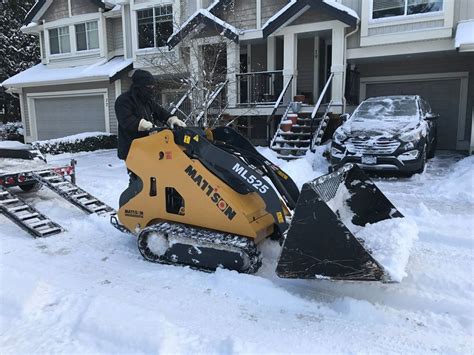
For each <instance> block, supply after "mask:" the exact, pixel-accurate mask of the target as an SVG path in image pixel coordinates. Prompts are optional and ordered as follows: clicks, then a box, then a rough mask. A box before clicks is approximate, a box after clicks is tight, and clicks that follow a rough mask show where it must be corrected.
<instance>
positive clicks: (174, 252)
mask: <svg viewBox="0 0 474 355" xmlns="http://www.w3.org/2000/svg"><path fill="white" fill-rule="evenodd" d="M126 164H127V168H128V169H129V171H130V185H129V187H128V188H127V189H126V190H125V191H124V192H123V193H122V194H121V196H120V201H119V205H120V209H119V211H118V214H117V216H113V217H112V220H111V222H112V224H113V225H114V226H115V227H116V228H118V229H120V230H121V231H124V232H129V233H132V234H135V235H136V236H137V237H138V249H139V251H140V253H141V254H142V255H143V257H144V258H145V259H146V260H148V261H151V262H156V263H163V264H179V265H189V266H191V267H193V268H197V269H201V270H207V271H212V270H215V269H217V268H219V267H222V268H226V269H231V270H236V271H238V272H244V273H254V272H256V271H257V270H258V268H259V267H260V265H261V260H262V258H261V254H260V251H259V249H258V245H259V244H260V243H261V242H262V241H264V240H265V239H267V238H272V239H277V240H280V241H281V243H282V250H281V254H280V258H279V261H278V265H277V269H276V272H277V274H278V276H280V277H283V278H303V279H316V278H330V279H336V280H368V281H390V280H389V277H388V274H387V273H386V272H385V270H384V268H383V266H381V265H380V263H379V262H377V260H375V259H374V258H373V256H372V255H371V252H370V250H368V249H367V248H366V247H365V246H364V241H363V240H361V239H360V238H358V237H357V236H356V235H355V233H353V228H352V226H358V229H361V228H363V227H364V226H365V225H366V224H368V223H377V222H379V221H383V220H386V219H390V218H402V217H403V216H402V214H401V213H400V212H399V211H398V210H397V209H396V208H395V207H394V206H393V205H392V204H391V203H390V201H389V200H388V199H387V198H386V197H385V196H384V195H383V194H382V192H381V191H380V190H379V189H378V188H377V187H376V186H375V184H374V183H373V182H372V181H371V180H370V179H369V178H368V177H367V176H366V175H365V174H364V173H363V172H362V170H361V169H360V168H358V167H357V166H356V165H346V166H344V167H342V168H340V169H339V170H337V171H335V172H332V173H330V174H328V175H324V176H322V177H319V178H317V179H315V180H313V181H310V182H307V183H306V184H304V186H303V188H302V190H301V192H300V191H299V190H298V188H297V186H296V185H295V183H294V182H293V181H292V180H291V178H290V177H289V176H288V175H287V174H286V173H285V172H284V171H282V170H281V169H280V168H279V167H278V166H276V165H274V164H273V163H271V162H270V161H269V160H267V159H266V158H265V157H263V156H262V155H261V154H259V153H258V151H257V150H256V149H255V148H254V146H253V145H252V144H251V143H250V142H249V141H248V140H247V139H246V138H244V137H243V136H242V135H240V134H239V133H238V132H237V131H235V130H234V129H232V128H230V127H218V128H214V129H207V130H206V131H204V130H202V129H200V128H193V127H186V128H179V129H176V130H174V131H172V130H170V129H166V128H163V129H155V130H154V131H152V132H150V134H149V135H148V136H147V137H144V138H140V139H135V140H134V141H133V143H132V145H131V148H130V152H129V154H128V158H127V160H126ZM351 230H352V231H351Z"/></svg>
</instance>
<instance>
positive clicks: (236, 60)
mask: <svg viewBox="0 0 474 355" xmlns="http://www.w3.org/2000/svg"><path fill="white" fill-rule="evenodd" d="M239 69H240V45H239V44H238V43H235V42H230V43H228V44H227V80H229V83H228V84H227V104H228V106H229V107H236V106H237V93H238V90H237V85H238V82H237V73H239V71H240V70H239Z"/></svg>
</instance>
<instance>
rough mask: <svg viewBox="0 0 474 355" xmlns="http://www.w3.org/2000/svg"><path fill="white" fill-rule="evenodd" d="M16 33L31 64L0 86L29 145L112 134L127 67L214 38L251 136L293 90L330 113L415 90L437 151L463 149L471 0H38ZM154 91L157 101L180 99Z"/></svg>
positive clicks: (472, 66)
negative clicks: (16, 108) (31, 55)
mask: <svg viewBox="0 0 474 355" xmlns="http://www.w3.org/2000/svg"><path fill="white" fill-rule="evenodd" d="M23 31H25V32H28V33H33V34H37V35H38V36H39V40H40V42H41V48H42V64H40V65H39V66H37V67H34V68H32V69H29V70H27V71H25V72H23V73H20V74H18V75H17V76H14V77H12V78H10V79H8V80H7V81H5V82H4V83H3V84H2V85H3V86H4V87H6V88H8V90H9V91H10V92H14V93H18V94H19V95H20V98H21V100H22V105H21V106H22V110H23V115H22V116H23V120H24V124H25V127H26V133H25V134H26V139H27V140H29V141H31V140H35V139H44V138H50V137H54V136H57V135H65V134H71V133H75V132H78V131H81V130H88V131H91V130H106V131H110V132H115V131H116V122H115V117H114V112H113V102H114V99H115V97H117V95H118V94H119V93H120V92H123V91H124V90H126V89H127V88H128V85H129V83H130V74H131V72H132V69H133V68H145V69H149V70H151V71H152V72H154V74H156V75H157V77H161V75H162V74H163V73H161V72H160V71H158V70H157V69H156V68H154V65H153V64H152V63H153V62H152V61H151V60H149V59H150V58H151V57H153V56H154V57H156V56H159V55H162V56H163V55H168V56H171V57H172V58H175V60H176V61H179V60H188V61H189V62H190V63H193V62H195V60H193V54H192V53H189V51H188V52H187V59H183V58H185V56H183V55H181V54H183V53H186V40H189V39H193V40H195V41H197V43H199V41H200V40H202V39H203V38H208V39H211V42H212V39H216V38H218V37H225V38H226V41H225V44H226V57H225V61H224V63H225V67H226V69H227V76H226V79H227V81H226V95H225V97H226V101H227V102H226V108H225V109H226V112H227V113H228V114H229V115H231V116H241V119H242V117H245V118H246V119H247V123H248V126H249V127H252V131H251V135H252V138H257V139H258V138H263V139H265V136H266V135H267V134H268V133H267V130H266V122H267V118H268V117H269V116H272V115H276V116H281V115H283V114H284V112H285V109H286V107H287V106H288V104H289V102H290V101H291V100H292V98H293V97H294V96H295V95H304V105H303V108H302V109H303V111H307V112H312V111H314V110H315V106H316V105H318V107H316V109H319V110H321V109H322V110H330V111H331V112H334V113H342V112H345V111H350V110H351V109H353V108H354V107H355V105H356V104H358V103H359V102H360V101H361V100H363V99H365V98H367V97H370V96H380V95H393V94H419V95H422V96H423V97H425V98H426V99H427V100H428V101H429V102H430V103H431V105H432V108H433V111H435V112H437V113H439V114H440V115H441V119H440V120H439V121H438V127H439V128H438V143H439V146H438V147H439V148H440V149H456V150H469V149H470V148H471V147H472V145H473V144H474V143H473V140H474V139H473V138H472V135H473V133H472V132H473V131H474V129H473V124H472V123H473V120H474V113H473V112H474V111H473V102H474V1H471V0H396V1H395V0H291V1H288V0H215V1H209V0H119V1H86V0H69V1H68V0H55V1H52V0H39V1H38V2H37V3H36V5H35V6H34V7H33V9H32V10H31V11H30V13H29V14H28V16H27V18H26V20H25V26H24V28H23ZM217 41H218V40H217V39H216V43H217ZM188 43H189V42H188ZM164 49H166V50H165V51H164ZM173 56H174V57H173ZM194 59H196V58H194ZM168 74H169V73H168ZM162 89H163V90H162V101H163V102H164V103H167V102H170V101H174V99H175V98H179V97H180V95H182V92H180V91H179V90H176V88H173V87H171V86H170V87H169V88H166V87H163V88H162ZM325 89H327V90H325ZM321 102H323V104H325V106H323V105H321V106H319V104H320V103H321ZM275 104H276V105H275ZM65 113H66V114H65ZM66 120H67V124H64V122H65V121H66Z"/></svg>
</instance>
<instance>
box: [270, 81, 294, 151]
mask: <svg viewBox="0 0 474 355" xmlns="http://www.w3.org/2000/svg"><path fill="white" fill-rule="evenodd" d="M292 81H293V75H292V76H291V77H290V80H288V82H287V83H286V85H285V87H284V88H283V90H281V93H280V96H278V100H276V102H275V105H273V110H272V113H271V114H270V116H268V119H267V137H268V146H270V145H271V140H270V123H271V122H272V121H273V118H274V117H275V113H276V111H277V110H278V107H279V106H280V104H281V102H282V101H283V97H285V94H286V92H287V90H288V88H289V87H290V85H291V82H292ZM288 107H290V105H289V104H288ZM287 111H288V109H287Z"/></svg>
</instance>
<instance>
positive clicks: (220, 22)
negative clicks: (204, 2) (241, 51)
mask: <svg viewBox="0 0 474 355" xmlns="http://www.w3.org/2000/svg"><path fill="white" fill-rule="evenodd" d="M198 15H202V16H205V17H207V18H209V19H210V20H212V21H214V22H215V23H216V24H218V25H219V26H221V27H223V28H225V29H227V30H229V31H231V32H232V33H234V34H236V35H237V36H238V35H239V34H240V33H241V31H240V30H238V29H237V28H235V27H234V26H232V25H231V24H229V23H227V22H225V21H223V20H221V19H220V18H219V17H217V16H215V15H213V14H212V13H211V12H210V11H208V10H206V9H199V10H197V11H196V12H195V13H194V14H192V15H191V16H189V18H188V19H187V20H186V21H184V22H183V23H182V24H181V26H179V27H178V28H177V29H176V30H175V31H174V32H173V34H172V35H171V36H170V38H169V39H168V42H170V41H171V39H172V38H173V37H175V36H176V35H177V34H178V33H179V32H181V31H182V30H183V29H184V28H186V26H188V25H189V23H190V22H191V21H192V20H193V19H194V18H195V17H196V16H198Z"/></svg>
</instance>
